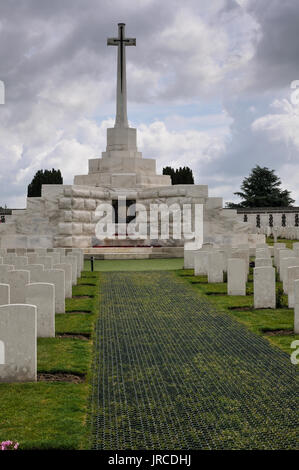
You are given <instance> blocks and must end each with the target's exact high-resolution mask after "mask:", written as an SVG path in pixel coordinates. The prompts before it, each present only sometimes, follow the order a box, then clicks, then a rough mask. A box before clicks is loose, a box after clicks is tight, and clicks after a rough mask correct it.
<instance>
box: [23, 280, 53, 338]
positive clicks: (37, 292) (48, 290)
mask: <svg viewBox="0 0 299 470" xmlns="http://www.w3.org/2000/svg"><path fill="white" fill-rule="evenodd" d="M25 297H26V304H30V305H35V306H36V308H37V311H36V313H37V337H38V338H53V337H55V287H54V284H46V283H42V282H37V283H35V284H27V286H26V293H25Z"/></svg>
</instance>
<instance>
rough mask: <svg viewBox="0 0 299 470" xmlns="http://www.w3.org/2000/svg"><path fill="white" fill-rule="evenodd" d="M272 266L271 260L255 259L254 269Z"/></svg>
mask: <svg viewBox="0 0 299 470" xmlns="http://www.w3.org/2000/svg"><path fill="white" fill-rule="evenodd" d="M263 266H273V261H272V258H255V267H256V268H261V267H263Z"/></svg>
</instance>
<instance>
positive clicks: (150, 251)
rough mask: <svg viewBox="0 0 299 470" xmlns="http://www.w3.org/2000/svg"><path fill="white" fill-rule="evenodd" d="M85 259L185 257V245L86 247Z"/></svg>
mask: <svg viewBox="0 0 299 470" xmlns="http://www.w3.org/2000/svg"><path fill="white" fill-rule="evenodd" d="M84 255H85V259H90V257H91V256H94V257H95V258H96V259H159V258H160V259H162V258H183V256H184V249H183V247H157V248H156V247H147V248H145V247H141V248H136V247H135V248H133V247H107V248H86V249H85V250H84Z"/></svg>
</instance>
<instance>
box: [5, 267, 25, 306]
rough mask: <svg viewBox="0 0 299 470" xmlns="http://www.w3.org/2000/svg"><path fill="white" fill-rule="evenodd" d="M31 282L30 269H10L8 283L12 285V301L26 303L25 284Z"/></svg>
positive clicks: (13, 302) (12, 302)
mask: <svg viewBox="0 0 299 470" xmlns="http://www.w3.org/2000/svg"><path fill="white" fill-rule="evenodd" d="M29 282H30V272H29V271H8V272H7V280H6V283H7V284H9V285H10V303H11V304H25V286H26V285H27V284H29Z"/></svg>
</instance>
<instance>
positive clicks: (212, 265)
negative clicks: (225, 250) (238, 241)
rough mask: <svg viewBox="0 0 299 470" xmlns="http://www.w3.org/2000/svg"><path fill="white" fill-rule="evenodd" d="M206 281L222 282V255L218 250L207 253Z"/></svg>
mask: <svg viewBox="0 0 299 470" xmlns="http://www.w3.org/2000/svg"><path fill="white" fill-rule="evenodd" d="M208 282H209V283H217V282H223V256H222V253H220V252H218V251H213V252H211V253H209V254H208Z"/></svg>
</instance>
